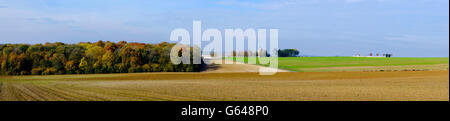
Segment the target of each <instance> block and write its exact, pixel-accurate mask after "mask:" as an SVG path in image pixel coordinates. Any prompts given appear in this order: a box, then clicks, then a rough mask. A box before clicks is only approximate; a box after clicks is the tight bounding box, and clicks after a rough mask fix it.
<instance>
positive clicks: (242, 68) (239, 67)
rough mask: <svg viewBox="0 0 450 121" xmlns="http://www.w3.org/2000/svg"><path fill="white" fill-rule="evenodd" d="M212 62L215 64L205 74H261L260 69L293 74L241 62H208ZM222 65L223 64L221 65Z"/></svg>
mask: <svg viewBox="0 0 450 121" xmlns="http://www.w3.org/2000/svg"><path fill="white" fill-rule="evenodd" d="M206 61H211V62H212V63H213V64H211V65H208V69H207V70H206V71H204V72H203V73H233V72H234V73H235V72H259V70H260V69H262V68H263V69H271V70H277V72H291V71H288V70H284V69H273V68H269V67H264V66H259V65H252V64H245V63H241V62H233V61H231V60H217V59H215V60H206ZM220 63H221V64H220ZM225 63H235V64H225Z"/></svg>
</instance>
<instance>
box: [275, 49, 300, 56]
mask: <svg viewBox="0 0 450 121" xmlns="http://www.w3.org/2000/svg"><path fill="white" fill-rule="evenodd" d="M299 54H300V52H299V51H298V50H297V49H283V50H278V57H297V56H298V55H299Z"/></svg>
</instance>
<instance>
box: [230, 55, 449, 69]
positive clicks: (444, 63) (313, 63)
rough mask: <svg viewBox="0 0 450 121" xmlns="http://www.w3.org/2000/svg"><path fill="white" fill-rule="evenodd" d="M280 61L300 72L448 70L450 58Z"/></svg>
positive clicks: (347, 58)
mask: <svg viewBox="0 0 450 121" xmlns="http://www.w3.org/2000/svg"><path fill="white" fill-rule="evenodd" d="M226 59H229V60H231V59H233V58H226ZM244 60H245V62H247V60H248V59H247V58H245V59H244ZM278 61H279V62H278V64H279V65H278V66H279V68H281V69H286V70H291V71H298V72H324V71H325V72H326V71H380V70H399V71H404V70H446V69H448V64H449V58H375V57H280V58H279V59H278Z"/></svg>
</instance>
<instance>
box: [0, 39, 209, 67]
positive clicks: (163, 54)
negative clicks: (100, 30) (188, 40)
mask: <svg viewBox="0 0 450 121" xmlns="http://www.w3.org/2000/svg"><path fill="white" fill-rule="evenodd" d="M174 45H175V44H170V43H166V42H163V43H160V44H144V43H127V42H125V41H121V42H118V43H113V42H103V41H98V42H95V43H89V42H88V43H79V44H64V43H59V42H57V43H45V44H36V45H28V44H1V45H0V67H1V69H0V73H1V74H2V75H53V74H97V73H133V72H198V71H200V69H201V66H202V65H198V64H197V65H195V64H179V65H174V64H172V63H171V61H170V51H171V49H172V47H173V46H174ZM191 55H192V54H191Z"/></svg>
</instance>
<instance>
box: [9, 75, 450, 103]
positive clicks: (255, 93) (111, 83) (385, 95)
mask: <svg viewBox="0 0 450 121" xmlns="http://www.w3.org/2000/svg"><path fill="white" fill-rule="evenodd" d="M104 100H106V101H209V100H212V101H393V100H394V101H421V100H426V101H430V100H432V101H449V71H448V70H442V71H395V72H394V71H392V72H282V73H278V74H276V75H273V76H260V75H258V74H257V73H254V72H238V73H137V74H96V75H54V76H2V77H0V101H104Z"/></svg>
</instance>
